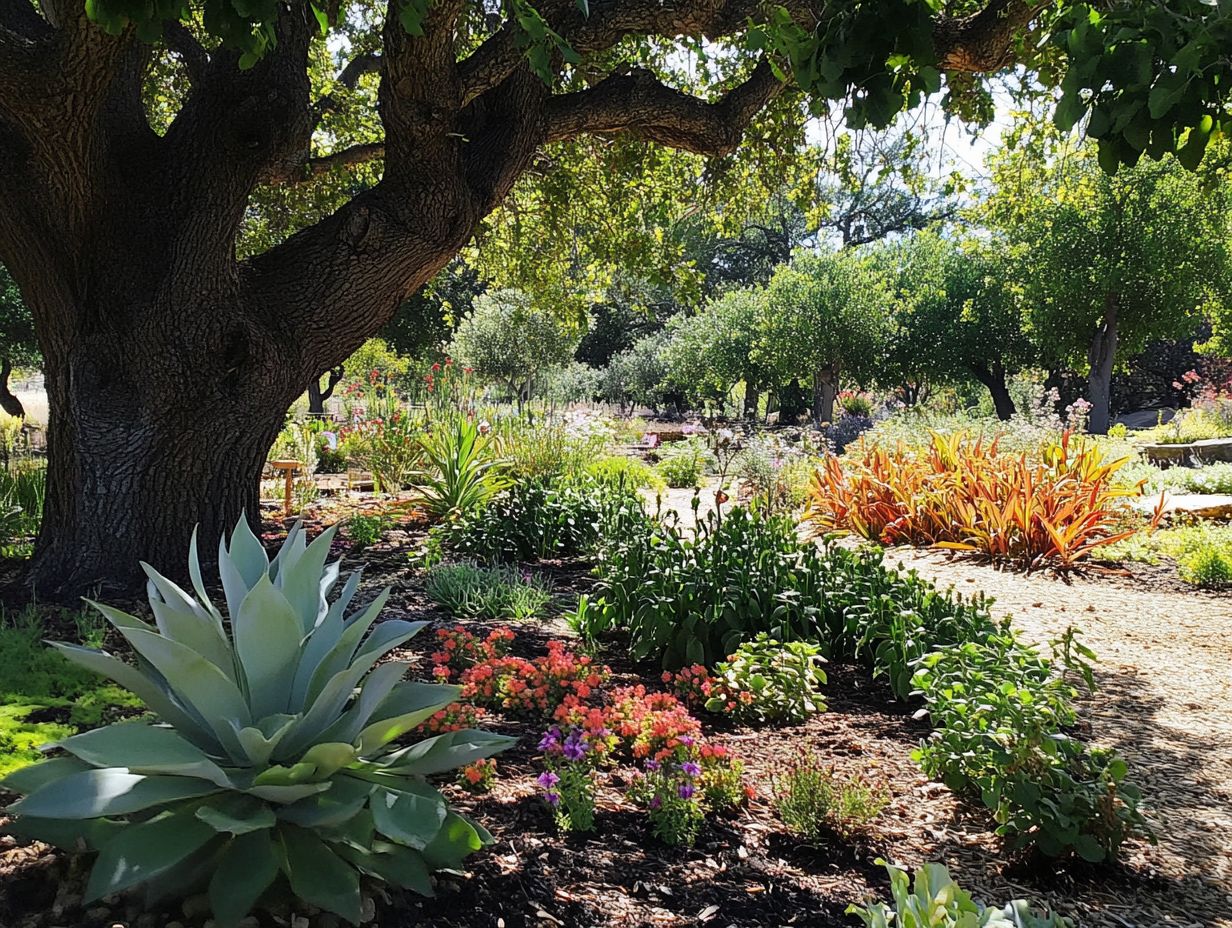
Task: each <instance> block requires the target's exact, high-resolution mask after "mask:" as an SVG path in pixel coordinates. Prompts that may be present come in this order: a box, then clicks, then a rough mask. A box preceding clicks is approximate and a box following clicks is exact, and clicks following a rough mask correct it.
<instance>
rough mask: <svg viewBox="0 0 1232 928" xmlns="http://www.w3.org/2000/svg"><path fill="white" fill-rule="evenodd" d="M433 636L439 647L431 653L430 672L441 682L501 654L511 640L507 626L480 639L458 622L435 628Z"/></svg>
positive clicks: (506, 650)
mask: <svg viewBox="0 0 1232 928" xmlns="http://www.w3.org/2000/svg"><path fill="white" fill-rule="evenodd" d="M436 639H437V644H438V645H439V646H440V650H439V651H434V652H433V653H432V663H433V665H434V667H433V669H432V673H433V676H435V677H436V679H437V680H439V681H441V682H442V683H443V682H445V681H447V680H449V679H450V678H451V677H452V676H453V675H454V673H455V672H461V671H463V670H466V669H467V668H469V667H474V666H475V665H476V664H481V663H483V662H484V661H490V660H494V659H496V658H498V657H502V656H504V655H505V654H506V653H507V652H508V651H509V645H510V644H511V643H512V642H513V632H512V631H510V630H509V629H507V628H495V629H493V630H492V631H490V632H489V633H488V636H487V637H486V638H480V637H479V636H478V635H475V634H472V633H471V632H468V631H467V630H466V629H465V628H463V627H462V626H461V625H455V626H454V627H453V628H438V629H437V630H436Z"/></svg>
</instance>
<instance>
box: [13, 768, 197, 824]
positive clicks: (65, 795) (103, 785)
mask: <svg viewBox="0 0 1232 928" xmlns="http://www.w3.org/2000/svg"><path fill="white" fill-rule="evenodd" d="M218 791H219V788H218V787H217V786H215V785H214V784H213V783H209V782H207V781H206V780H198V779H196V778H193V777H165V776H152V777H147V776H142V775H141V774H137V773H129V772H128V771H127V770H125V769H124V768H122V767H121V768H118V769H117V768H114V767H109V768H107V769H104V770H82V771H80V772H79V773H70V774H69V775H68V776H65V777H61V778H60V779H58V780H54V781H52V782H51V783H48V784H46V785H44V786H41V787H39V788H38V789H36V790H35V791H34V792H32V793H31V794H30V795H29V796H27V797H26V798H25V799H22V800H19V801H18V802H16V803H14V804H13V805H11V806H9V811H10V812H13V813H16V814H18V815H33V816H35V817H36V818H69V819H76V818H97V817H98V816H100V815H126V814H128V813H130V812H139V811H141V810H142V809H148V808H150V807H151V806H157V805H162V804H164V803H168V802H175V801H177V800H180V799H191V798H194V797H197V796H208V795H210V794H212V793H217V792H218Z"/></svg>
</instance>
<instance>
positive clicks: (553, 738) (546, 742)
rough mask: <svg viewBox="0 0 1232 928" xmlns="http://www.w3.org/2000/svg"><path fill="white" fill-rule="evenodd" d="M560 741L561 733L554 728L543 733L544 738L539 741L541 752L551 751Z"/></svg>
mask: <svg viewBox="0 0 1232 928" xmlns="http://www.w3.org/2000/svg"><path fill="white" fill-rule="evenodd" d="M559 740H560V731H559V730H558V729H555V728H552V729H550V730H548V731H546V732H544V733H543V737H542V738H540V739H539V750H541V751H550V750H552V748H554V747H556V745H557V744H558V743H559Z"/></svg>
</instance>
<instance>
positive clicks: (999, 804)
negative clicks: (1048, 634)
mask: <svg viewBox="0 0 1232 928" xmlns="http://www.w3.org/2000/svg"><path fill="white" fill-rule="evenodd" d="M1062 644H1063V646H1064V652H1063V653H1064V654H1065V655H1066V659H1065V661H1064V662H1063V663H1065V664H1071V665H1076V666H1077V667H1078V669H1080V670H1083V671H1084V676H1085V677H1086V678H1087V679H1088V681H1090V680H1091V679H1093V678H1092V677H1091V674H1090V670H1089V667H1086V665H1085V663H1080V661H1081V659H1082V657H1083V656H1086V657H1089V656H1091V655H1090V652H1089V651H1087V650H1086V649H1085V648H1081V646H1080V645H1077V643H1076V642H1075V641H1074V640H1073V635H1072V634H1071V635H1069V636H1067V638H1066V639H1064V640H1063V641H1062ZM914 683H915V685H916V687H917V689H918V691H919V694H920V695H921V696H922V697H923V699H924V704H925V707H926V711H927V713H928V716H929V720H930V722H931V723H932V725H933V732H932V734H931V735H930V736H929V738H928V739H927V740H926V741H925V742H924V743H922V744H921V745H920V747H919V748H918V749H917V750H916V751H915V752H914V756H915V757H916V759H917V761H918V762H919V763H920V765H921V766H922V767H923V769H924V771H925V772H926V773H928V774H929V775H930V776H934V777H938V778H940V779H942V780H943V781H944V782H945V783H946V785H947V786H949V787H950V788H951V789H953V790H955V791H961V792H967V793H971V794H974V795H977V796H979V797H980V798H982V800H983V801H984V804H985V805H986V806H988V808H989V809H990V810H992V813H993V816H994V817H995V818H996V820H997V822H998V829H997V831H998V833H999V834H1003V835H1006V836H1007V837H1008V838H1009V840H1010V843H1011V847H1013V848H1023V847H1027V846H1034V847H1037V848H1038V849H1039V850H1040V851H1041V852H1042V853H1044V854H1046V855H1048V856H1051V857H1057V856H1061V855H1064V854H1068V853H1071V852H1072V853H1076V854H1078V855H1079V856H1081V857H1082V858H1083V859H1085V860H1089V861H1092V862H1099V861H1103V860H1108V859H1112V858H1115V857H1116V855H1117V852H1118V851H1119V849H1120V846H1121V844H1122V843H1123V842H1124V841H1125V840H1126V839H1127V838H1129V837H1131V836H1141V837H1147V838H1150V837H1152V836H1151V833H1150V829H1149V827H1148V825H1147V823H1146V820H1145V818H1144V817H1143V815H1142V813H1141V812H1140V811H1139V808H1138V804H1139V800H1140V798H1141V794H1140V792H1139V790H1138V788H1137V787H1136V786H1135V785H1134V784H1133V783H1131V782H1129V781H1128V780H1127V775H1128V772H1129V770H1128V767H1127V766H1126V764H1125V761H1123V760H1122V759H1121V758H1120V757H1118V756H1117V755H1116V754H1115V753H1114V752H1112V751H1104V750H1100V749H1097V748H1090V747H1088V746H1087V745H1085V744H1084V743H1083V742H1081V741H1079V740H1078V739H1076V738H1073V737H1071V736H1070V735H1069V734H1068V730H1069V729H1070V728H1071V727H1072V726H1073V724H1074V722H1075V720H1076V716H1075V713H1074V708H1073V704H1072V700H1073V698H1074V697H1075V696H1076V695H1077V691H1076V690H1075V689H1074V687H1073V686H1072V685H1071V684H1070V683H1069V682H1068V680H1067V679H1066V677H1065V675H1064V673H1062V672H1060V671H1059V670H1058V669H1057V667H1056V666H1055V665H1054V663H1053V662H1052V661H1049V660H1048V659H1046V658H1045V657H1043V656H1042V655H1040V654H1039V653H1038V652H1036V651H1035V650H1034V649H1033V648H1029V647H1027V646H1025V645H1023V644H1021V643H1020V642H1018V641H1017V640H1016V639H1015V638H1014V637H1013V635H1011V634H1008V633H1005V634H998V635H991V636H988V637H987V638H985V639H983V640H978V641H976V640H973V641H967V642H965V643H962V644H953V645H948V646H945V647H941V648H938V649H937V650H936V651H934V652H933V653H931V654H929V655H927V656H926V657H925V658H924V659H923V660H922V661H921V662H920V665H919V669H918V671H917V672H916V674H915V678H914Z"/></svg>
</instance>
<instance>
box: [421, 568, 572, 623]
mask: <svg viewBox="0 0 1232 928" xmlns="http://www.w3.org/2000/svg"><path fill="white" fill-rule="evenodd" d="M427 593H428V596H429V597H430V598H431V599H432V600H433V601H434V602H436V603H437V604H438V605H440V606H442V607H444V608H445V609H448V610H449V611H450V612H451V613H453V614H454V615H456V616H465V617H468V618H477V619H491V620H493V621H503V622H526V621H529V620H530V619H534V618H537V617H540V616H542V615H543V614H544V611H545V609H546V608H547V606H548V604H549V603H551V601H552V593H551V590H550V588H549V587H548V585H547V583H546V582H545V581H544V580H543V579H541V578H540V577H538V576H536V575H534V574H531V573H529V572H522V571H519V570H518V569H516V568H513V567H482V566H480V565H477V564H473V563H466V562H462V563H456V564H437V565H435V566H433V567H432V568H430V569H429V571H428V583H427Z"/></svg>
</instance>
